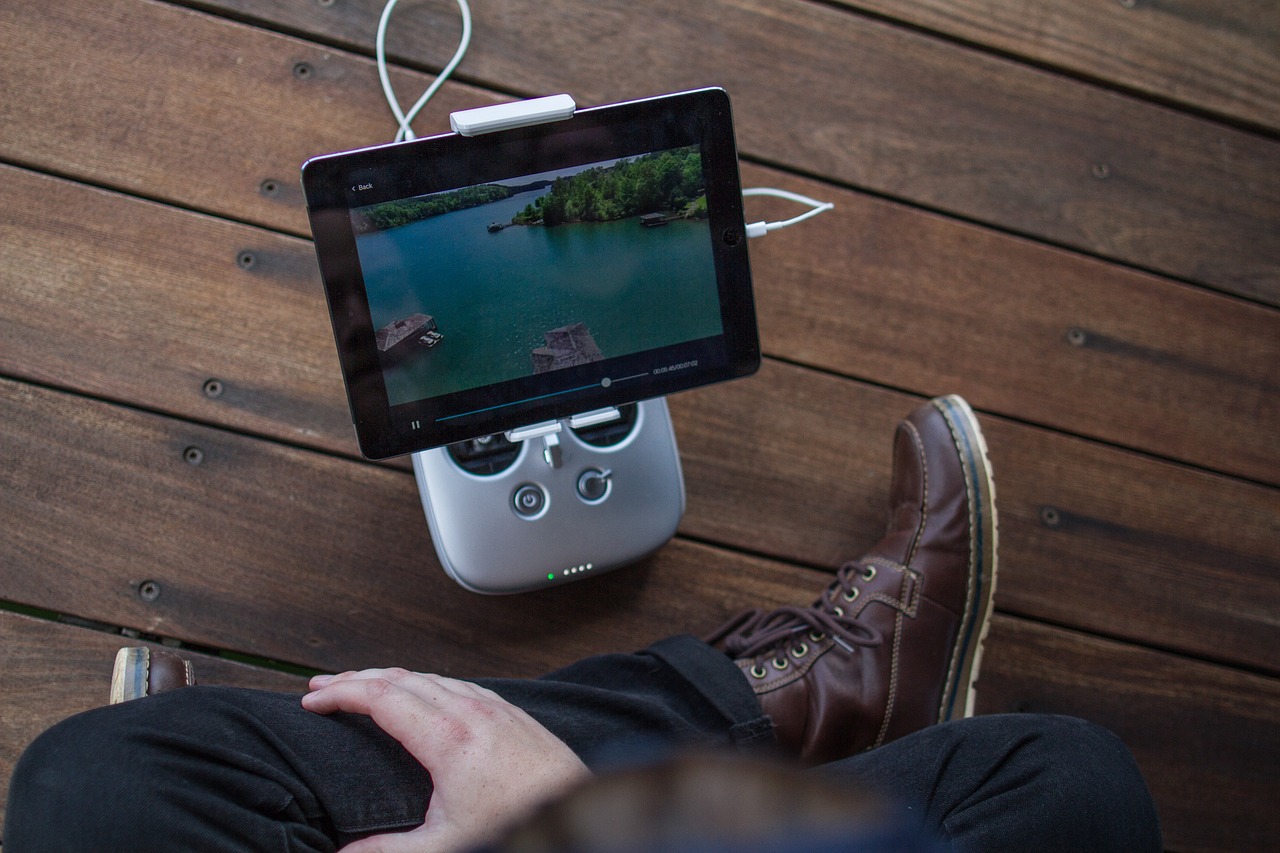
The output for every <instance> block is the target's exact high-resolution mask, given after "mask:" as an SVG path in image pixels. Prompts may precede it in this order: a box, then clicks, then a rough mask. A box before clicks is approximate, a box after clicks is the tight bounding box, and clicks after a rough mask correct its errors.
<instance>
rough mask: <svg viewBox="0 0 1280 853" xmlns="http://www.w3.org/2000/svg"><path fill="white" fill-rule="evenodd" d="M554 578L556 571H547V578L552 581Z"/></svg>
mask: <svg viewBox="0 0 1280 853" xmlns="http://www.w3.org/2000/svg"><path fill="white" fill-rule="evenodd" d="M555 579H556V573H555V572H547V580H549V581H553V580H555Z"/></svg>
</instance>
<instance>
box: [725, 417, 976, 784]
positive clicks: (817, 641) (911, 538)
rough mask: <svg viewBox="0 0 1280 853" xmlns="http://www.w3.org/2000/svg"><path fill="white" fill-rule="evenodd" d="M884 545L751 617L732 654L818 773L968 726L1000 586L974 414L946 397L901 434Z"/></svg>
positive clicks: (740, 625)
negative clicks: (822, 587) (951, 726)
mask: <svg viewBox="0 0 1280 853" xmlns="http://www.w3.org/2000/svg"><path fill="white" fill-rule="evenodd" d="M893 454H894V455H893V483H892V486H891V488H890V493H889V527H888V532H887V533H886V534H885V537H884V538H883V539H882V540H880V542H879V543H878V544H877V545H876V546H875V547H873V548H872V549H871V550H870V551H868V552H867V554H866V555H865V556H863V557H862V558H861V559H859V560H854V561H852V562H849V563H846V564H845V565H844V566H841V567H840V569H839V570H838V571H837V572H836V578H835V580H834V581H833V582H832V583H831V584H830V585H829V586H828V587H827V589H826V591H825V592H823V594H822V595H821V596H820V597H819V598H818V600H817V601H815V602H814V603H813V604H812V605H811V606H810V607H809V608H807V609H806V608H799V607H784V608H781V609H779V610H775V611H773V612H764V611H761V610H748V611H745V612H743V613H741V614H739V615H738V616H737V617H735V618H734V619H733V620H731V621H730V622H729V623H728V624H726V625H724V626H723V627H721V628H720V629H719V630H718V631H716V632H715V633H714V634H712V635H711V636H710V637H708V638H707V639H708V642H710V643H712V644H716V643H723V647H724V649H725V650H726V652H727V653H728V654H730V655H731V656H733V657H734V658H735V660H736V662H737V664H738V666H739V668H740V669H741V670H742V673H743V675H745V676H746V678H747V680H748V681H749V682H750V683H751V686H752V688H753V689H754V690H755V692H756V694H757V695H758V696H759V698H760V703H761V705H762V706H763V707H764V711H765V713H766V714H768V715H769V716H770V717H772V718H773V722H774V726H775V728H776V732H777V736H778V741H779V743H780V744H781V745H782V746H783V747H784V748H785V749H788V750H789V751H792V752H794V753H796V754H797V755H799V756H800V758H801V760H803V761H805V762H809V763H822V762H827V761H833V760H836V759H838V758H843V757H845V756H848V755H852V754H854V753H857V752H861V751H862V750H865V749H870V748H872V747H875V746H879V745H881V744H883V743H886V742H888V741H891V740H893V739H895V738H898V737H901V736H903V735H905V734H909V733H911V732H913V731H916V730H918V729H922V728H924V727H925V726H929V725H932V724H934V723H939V722H942V721H944V720H949V719H951V718H952V717H959V716H966V717H967V716H970V715H971V714H972V713H973V701H974V683H975V682H976V680H977V677H978V665H979V663H980V662H981V658H982V646H983V641H984V640H985V639H986V634H987V622H988V617H989V616H990V613H991V600H992V595H993V593H994V591H995V580H996V508H995V484H994V482H993V481H992V478H991V464H990V462H989V461H988V460H987V448H986V442H985V441H984V439H983V437H982V432H981V431H980V430H979V428H978V421H977V419H976V418H975V417H974V414H973V411H972V410H971V409H970V408H969V405H968V404H967V403H966V402H965V401H964V400H962V399H961V398H960V397H956V396H951V397H939V398H937V399H935V400H932V401H930V402H929V403H927V404H926V405H924V406H922V407H920V408H919V409H917V410H916V411H915V412H913V413H912V414H911V415H910V416H909V417H908V418H907V419H906V420H904V421H901V422H900V423H899V424H898V429H897V433H896V434H895V436H894V446H893Z"/></svg>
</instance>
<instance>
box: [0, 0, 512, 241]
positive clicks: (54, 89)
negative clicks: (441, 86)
mask: <svg viewBox="0 0 1280 853" xmlns="http://www.w3.org/2000/svg"><path fill="white" fill-rule="evenodd" d="M141 33H148V34H151V36H152V37H150V38H147V39H146V40H145V41H140V35H139V34H141ZM0 55H2V56H4V57H5V63H4V66H5V74H6V87H5V88H6V91H5V98H4V99H3V101H0V158H4V159H8V160H10V161H12V162H16V163H20V164H27V165H32V166H35V167H37V168H40V169H42V170H45V171H50V172H54V173H57V174H64V175H70V176H74V177H78V178H81V179H84V180H87V181H89V182H92V183H99V184H102V185H106V186H111V187H116V188H120V189H123V190H126V191H129V192H131V193H134V194H137V195H141V196H144V197H148V198H161V199H165V200H168V201H172V202H176V203H178V204H179V205H182V206H189V207H193V208H197V209H201V210H204V211H208V212H213V213H217V214H219V215H221V216H225V217H229V218H231V219H237V220H247V221H253V222H257V223H260V224H264V225H267V226H269V227H272V228H276V229H280V230H286V231H293V232H294V233H297V234H306V233H309V232H308V226H307V222H306V215H305V210H304V207H303V200H302V188H301V184H300V183H299V179H298V169H299V167H300V166H301V165H302V163H303V161H305V160H306V159H307V158H308V157H311V156H314V155H316V154H323V153H326V152H329V151H337V150H342V149H347V148H354V147H360V146H364V145H368V144H371V143H374V142H381V141H389V140H390V138H391V136H392V135H394V132H395V125H394V121H392V120H391V119H390V118H389V112H388V111H387V107H386V104H385V103H383V102H382V101H381V100H380V99H379V98H377V97H374V96H375V95H377V94H378V93H379V92H380V89H379V87H378V77H377V72H376V71H375V70H374V67H373V64H372V63H371V62H370V61H367V60H363V59H360V60H353V59H352V58H351V57H350V56H347V55H345V54H343V53H341V52H339V51H333V50H330V49H328V48H324V47H322V46H320V45H317V44H314V43H308V42H303V41H299V40H296V39H290V38H284V37H281V36H277V35H273V34H270V33H266V32H263V31H260V30H256V29H254V28H251V27H247V26H242V25H239V24H234V23H231V22H228V21H225V20H218V19H215V18H210V17H209V16H207V15H204V14H200V13H198V12H192V11H190V10H187V9H181V8H177V7H175V6H172V5H170V4H166V3H155V2H149V0H112V2H109V3H105V4H104V3H95V2H87V0H76V2H73V3H70V4H62V5H57V6H42V5H41V4H40V3H36V2H29V0H22V2H15V3H5V4H4V7H3V8H0ZM51 56H61V57H67V58H68V59H67V63H68V64H67V65H66V66H65V67H64V69H63V73H59V74H50V73H49V57H51ZM392 77H393V80H395V81H396V82H397V85H398V86H399V87H402V88H403V90H405V91H409V90H412V89H413V88H414V87H415V86H417V85H418V84H419V83H420V81H421V79H422V77H421V75H414V76H413V79H412V80H409V79H407V78H406V75H404V74H402V73H400V72H398V71H395V72H393V74H392ZM439 97H440V102H439V104H437V105H435V108H436V109H438V110H441V111H442V114H445V115H447V114H448V111H449V110H454V109H463V108H468V107H475V106H481V105H484V104H486V103H492V102H493V101H494V98H493V96H492V95H489V94H487V93H485V92H483V91H481V90H478V89H473V88H469V87H466V86H461V85H455V86H450V87H448V89H447V90H446V91H442V92H441V93H440V95H439ZM446 127H447V123H444V124H443V125H441V129H445V128H446Z"/></svg>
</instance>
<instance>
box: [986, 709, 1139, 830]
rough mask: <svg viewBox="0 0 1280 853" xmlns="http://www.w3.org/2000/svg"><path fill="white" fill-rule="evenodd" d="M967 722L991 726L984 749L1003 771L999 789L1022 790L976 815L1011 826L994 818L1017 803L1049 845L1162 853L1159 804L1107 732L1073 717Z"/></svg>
mask: <svg viewBox="0 0 1280 853" xmlns="http://www.w3.org/2000/svg"><path fill="white" fill-rule="evenodd" d="M979 721H982V722H979ZM969 722H973V723H978V725H979V726H983V723H985V724H986V725H985V728H987V729H988V730H989V731H988V732H986V733H984V734H989V735H990V736H991V738H992V740H991V741H990V742H987V743H986V744H985V748H987V749H988V750H989V752H990V754H991V755H992V756H995V760H996V761H997V763H998V764H999V765H1000V772H999V774H998V775H997V777H995V778H998V779H1000V780H1002V781H1000V782H999V783H998V787H1000V788H1002V789H1003V791H1011V790H1012V788H1018V789H1021V792H1020V793H1019V794H1016V795H1015V794H1009V795H1008V796H1006V794H1005V793H1003V792H1002V791H987V793H988V794H989V795H991V802H989V803H988V804H987V806H988V807H987V808H986V809H984V808H982V807H979V808H978V810H977V811H979V812H983V811H985V812H987V817H988V818H989V819H992V820H994V821H1000V820H1004V819H1007V818H1008V817H1009V816H1008V815H1007V814H997V813H996V812H1002V811H1004V809H1001V808H999V807H998V805H997V804H998V803H999V802H1000V801H1002V800H1003V801H1006V802H1015V803H1020V804H1022V806H1025V808H1026V809H1030V810H1031V811H1032V813H1031V814H1026V815H1023V817H1024V818H1030V819H1031V821H1032V822H1033V823H1036V824H1038V825H1039V827H1040V830H1041V831H1042V834H1043V836H1044V837H1045V838H1057V839H1058V840H1059V841H1060V842H1061V843H1062V844H1063V846H1062V847H1061V849H1064V850H1065V849H1085V848H1081V847H1072V845H1073V844H1076V843H1081V844H1085V843H1087V844H1089V845H1094V844H1098V843H1101V841H1100V840H1101V839H1106V844H1109V845H1110V846H1102V847H1096V846H1095V847H1093V848H1092V849H1114V850H1127V851H1128V850H1132V851H1143V850H1150V851H1158V850H1160V849H1161V848H1162V844H1161V838H1160V829H1159V820H1158V817H1157V815H1156V810H1155V804H1154V802H1153V800H1152V798H1151V794H1150V792H1149V791H1148V789H1147V785H1146V782H1145V781H1144V780H1143V778H1142V774H1141V772H1140V770H1139V768H1138V764H1137V762H1136V761H1135V760H1134V757H1133V755H1132V753H1130V751H1129V749H1128V747H1126V746H1125V745H1124V743H1123V742H1122V741H1121V740H1120V738H1119V737H1117V736H1116V735H1115V734H1113V733H1112V732H1111V731H1109V730H1108V729H1106V728H1104V727H1102V726H1100V725H1097V724H1095V723H1092V722H1089V721H1087V720H1082V719H1079V718H1075V717H1067V716H1057V715H1042V714H1014V715H1007V716H1003V717H1001V716H997V717H985V718H984V717H978V718H974V719H973V720H972V721H969ZM979 740H983V738H982V737H981V736H980V737H979ZM997 741H998V744H997ZM993 806H994V807H995V811H992V808H991V807H993ZM1017 810H1018V811H1024V810H1025V809H1024V808H1021V807H1020V808H1019V809H1017ZM970 817H972V816H970ZM1071 839H1076V841H1072V840H1071ZM1044 849H1049V848H1044ZM1054 849H1058V848H1054Z"/></svg>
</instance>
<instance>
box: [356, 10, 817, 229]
mask: <svg viewBox="0 0 1280 853" xmlns="http://www.w3.org/2000/svg"><path fill="white" fill-rule="evenodd" d="M398 2H400V0H387V5H386V6H384V7H383V8H382V17H381V18H380V19H379V20H378V37H377V42H376V45H375V47H376V51H377V60H378V79H379V80H381V81H382V94H384V95H385V96H386V98H387V104H388V105H390V107H391V113H392V114H393V115H394V116H395V117H396V124H397V125H398V129H397V130H396V138H395V141H396V142H403V141H405V140H409V139H416V138H417V137H416V136H415V134H414V132H413V128H411V127H410V126H409V125H410V124H411V123H412V122H413V120H414V118H416V117H417V115H418V113H419V112H421V111H422V108H423V107H424V106H426V104H427V101H429V100H431V98H432V96H433V95H435V93H436V92H437V90H439V88H440V87H441V86H443V85H444V81H445V80H447V79H449V75H451V74H452V73H453V70H454V69H455V68H457V67H458V63H459V62H461V61H462V57H463V56H464V55H466V52H467V48H468V47H470V46H471V6H470V4H469V3H468V2H467V0H457V3H458V11H459V12H461V13H462V37H461V38H460V39H459V40H458V48H457V50H455V51H454V53H453V58H452V59H450V60H449V64H448V65H446V66H445V67H444V69H443V70H442V71H441V72H440V74H439V75H438V76H437V77H436V79H435V80H434V81H432V83H431V85H430V86H428V87H427V90H426V91H425V92H423V93H422V96H421V97H420V98H418V100H417V102H416V103H415V104H414V105H413V106H412V107H411V108H410V109H409V111H408V112H405V111H404V110H402V109H400V102H399V101H398V100H397V99H396V93H395V90H394V89H392V88H391V76H390V74H389V73H388V71H387V23H388V22H389V21H390V20H391V12H392V10H394V9H395V7H396V3H398ZM742 195H743V197H744V198H746V197H748V196H758V195H767V196H774V197H776V198H781V199H786V200H787V201H794V202H797V203H799V204H807V205H809V207H810V209H809V210H806V211H805V212H804V213H802V214H800V215H799V216H793V217H791V218H790V219H785V220H783V221H781V222H763V221H762V222H753V223H751V224H750V225H748V226H747V236H748V237H763V236H764V235H765V234H767V233H769V232H770V231H776V230H777V229H779V228H786V227H787V226H789V225H795V224H796V223H797V222H803V221H804V220H806V219H808V218H809V217H811V216H817V215H818V214H819V213H822V212H824V211H827V210H831V209H832V208H833V207H835V205H834V204H832V203H831V202H829V201H818V200H817V199H812V198H809V197H808V196H803V195H800V194H799V193H793V192H788V191H787V190H778V189H773V188H772V187H754V188H751V189H745V190H743V191H742Z"/></svg>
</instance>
